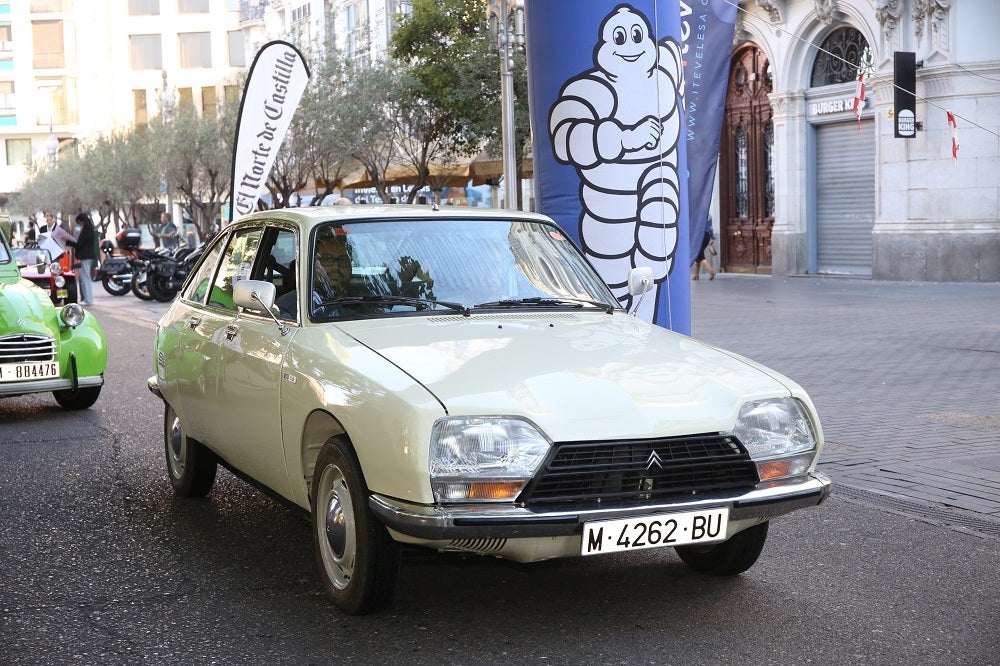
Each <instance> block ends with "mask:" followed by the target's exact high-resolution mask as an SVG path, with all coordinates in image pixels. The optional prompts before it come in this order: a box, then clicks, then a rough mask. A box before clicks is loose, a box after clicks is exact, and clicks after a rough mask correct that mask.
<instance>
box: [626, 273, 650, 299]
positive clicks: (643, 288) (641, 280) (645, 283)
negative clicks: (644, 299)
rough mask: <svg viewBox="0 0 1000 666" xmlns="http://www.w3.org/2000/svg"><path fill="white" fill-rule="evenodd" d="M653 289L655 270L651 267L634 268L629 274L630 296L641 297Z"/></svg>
mask: <svg viewBox="0 0 1000 666" xmlns="http://www.w3.org/2000/svg"><path fill="white" fill-rule="evenodd" d="M652 288H653V269H652V268H650V267H649V266H640V267H639V268H633V269H632V270H630V271H629V273H628V293H629V296H641V295H643V294H645V293H646V292H647V291H649V290H650V289H652Z"/></svg>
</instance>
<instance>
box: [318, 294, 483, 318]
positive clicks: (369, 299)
mask: <svg viewBox="0 0 1000 666" xmlns="http://www.w3.org/2000/svg"><path fill="white" fill-rule="evenodd" d="M373 303H375V304H382V305H412V306H413V307H414V309H416V310H418V311H423V310H427V309H433V308H436V307H437V306H439V305H440V306H441V307H444V308H448V309H449V310H455V311H456V312H461V313H462V314H463V315H468V314H469V309H468V308H467V307H465V306H464V305H462V304H461V303H451V302H449V301H435V300H431V299H429V298H414V297H411V296H391V295H385V296H378V295H372V296H341V297H340V298H332V299H330V300H328V301H323V303H322V304H321V305H359V304H365V305H368V304H373Z"/></svg>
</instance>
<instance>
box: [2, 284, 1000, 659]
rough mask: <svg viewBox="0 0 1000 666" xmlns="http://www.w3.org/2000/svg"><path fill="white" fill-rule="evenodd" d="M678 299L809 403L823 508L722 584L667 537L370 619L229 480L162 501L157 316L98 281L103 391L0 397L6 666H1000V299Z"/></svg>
mask: <svg viewBox="0 0 1000 666" xmlns="http://www.w3.org/2000/svg"><path fill="white" fill-rule="evenodd" d="M692 287H693V303H694V332H695V334H696V335H697V336H698V337H701V338H703V339H706V340H709V341H711V342H715V343H718V344H721V345H723V346H724V347H727V348H729V349H732V350H733V351H736V352H738V353H743V354H746V355H748V356H751V357H753V358H755V359H757V360H760V361H762V362H764V363H767V364H768V365H771V366H773V367H775V368H776V369H778V370H781V371H783V372H785V373H787V374H788V375H789V376H791V377H792V378H794V379H796V380H797V381H799V382H800V383H801V384H802V385H803V386H805V387H806V388H807V389H808V390H809V392H810V394H811V395H812V396H813V399H814V400H815V402H816V403H817V405H818V407H819V410H820V413H821V416H822V417H823V419H824V427H825V431H826V435H827V439H828V441H829V443H830V444H829V451H828V453H827V455H826V457H825V459H824V462H823V463H822V466H823V468H824V469H825V470H826V471H827V472H829V473H830V474H832V475H833V476H834V478H835V481H836V483H837V486H836V488H835V490H834V494H833V496H831V498H830V499H829V500H828V501H827V502H826V503H824V504H823V505H822V506H820V507H816V508H811V509H807V510H803V511H799V512H796V513H794V514H792V515H790V516H787V517H784V518H781V519H779V520H776V521H774V522H773V524H772V526H771V531H770V535H769V537H768V543H767V545H766V546H765V550H764V553H763V555H762V557H761V559H760V561H759V562H758V563H757V564H756V565H755V566H754V567H753V568H752V569H751V570H750V571H748V572H747V573H745V574H743V575H741V576H737V577H734V578H722V579H720V578H713V577H708V576H700V575H697V574H694V573H693V572H691V571H690V570H688V569H687V568H686V567H684V566H683V565H682V564H681V562H680V561H679V559H678V558H677V556H676V554H674V552H673V551H672V550H671V549H662V550H660V549H658V550H653V551H643V552H640V553H632V554H629V555H609V556H605V557H598V558H575V559H570V560H559V561H553V562H546V563H539V564H535V565H518V564H514V563H510V562H502V561H498V560H493V559H490V558H482V557H476V556H460V555H440V554H436V553H433V552H429V551H424V550H407V551H406V552H405V555H404V561H403V569H402V572H401V580H400V590H399V594H398V598H397V600H396V601H395V603H394V604H393V606H392V607H391V608H390V609H388V610H387V611H386V612H384V613H381V614H378V615H374V616H368V617H346V616H344V615H342V614H340V613H339V612H337V611H336V610H335V609H334V608H333V607H332V606H331V605H330V604H329V603H328V602H327V600H326V598H325V597H324V595H323V594H322V590H321V588H320V584H319V581H318V579H317V574H316V571H315V565H314V563H313V561H312V551H311V549H312V544H311V538H310V534H309V528H308V525H307V523H306V522H305V520H303V519H302V516H301V515H300V514H298V513H296V512H294V511H291V510H289V509H288V508H286V507H284V506H283V505H280V504H278V503H276V502H274V501H272V500H270V499H269V498H268V497H266V496H265V495H263V494H262V493H260V492H258V491H256V490H254V489H253V488H251V487H250V486H248V485H246V484H245V483H243V482H241V481H239V480H237V479H236V478H235V477H233V476H232V475H231V474H229V473H228V472H220V475H219V480H218V482H217V485H216V487H215V490H213V492H212V493H211V495H210V496H209V497H208V498H206V499H204V500H183V499H178V498H176V497H174V496H173V494H172V493H171V491H170V488H169V484H168V482H167V481H166V477H165V471H164V462H163V449H162V439H161V437H162V435H161V427H162V413H163V412H162V407H161V406H160V404H159V403H158V402H157V401H156V400H155V398H153V397H152V396H151V395H150V394H149V393H148V391H147V390H146V389H145V378H146V376H147V375H148V374H149V373H150V372H151V369H152V358H151V347H150V345H151V340H152V332H153V326H154V323H155V321H156V320H157V318H158V317H159V314H160V313H161V312H162V311H163V310H164V309H165V307H166V306H165V305H163V304H158V303H144V302H139V301H137V300H136V299H135V298H134V297H133V296H131V295H129V296H124V297H121V298H117V299H116V298H113V297H111V296H108V295H107V294H105V293H103V292H100V291H99V292H98V293H97V302H96V304H95V305H94V306H93V308H92V309H93V311H94V312H95V313H96V315H97V316H98V317H99V318H100V320H101V322H102V324H103V326H104V328H105V331H106V333H107V336H108V342H109V346H110V348H111V352H112V353H111V360H110V365H109V369H108V373H107V384H106V386H105V389H104V391H103V392H102V395H101V398H100V400H99V401H98V403H97V404H96V405H95V406H94V407H93V408H92V409H90V410H87V411H86V412H82V413H69V412H64V411H62V410H61V409H59V408H58V407H57V406H56V404H55V401H54V400H53V399H52V397H51V396H48V395H39V396H25V397H22V398H13V399H5V400H3V401H0V455H3V457H4V464H3V465H0V563H2V565H3V566H0V664H4V666H6V664H11V665H18V666H20V665H22V664H23V665H29V664H30V665H31V666H38V665H48V664H52V665H58V666H62V665H63V664H67V663H81V664H102V665H103V664H128V665H129V666H132V665H133V664H151V665H158V664H164V663H170V664H197V665H199V666H200V665H201V664H209V663H215V664H247V663H269V664H296V665H299V664H386V663H394V664H396V663H399V664H428V665H431V664H432V665H434V666H441V665H443V664H510V663H517V664H545V665H554V664H557V665H560V666H563V665H565V666H572V665H575V664H581V663H588V664H629V665H630V666H631V665H634V664H656V665H661V664H702V663H720V664H741V665H742V664H747V665H753V666H757V665H760V664H799V663H816V664H831V665H836V666H842V665H843V664H865V665H867V664H877V665H879V666H882V665H884V664H899V665H900V666H904V665H905V666H913V665H914V664H921V665H923V664H965V665H973V666H979V665H983V666H996V665H997V664H1000V661H998V659H997V646H998V645H1000V598H998V596H997V580H1000V560H998V555H997V553H998V544H1000V534H998V532H997V525H998V514H997V503H998V501H1000V492H998V475H997V457H998V455H1000V451H998V448H1000V444H998V441H1000V426H998V423H997V421H998V407H997V399H996V393H997V388H998V386H997V383H998V381H1000V380H998V378H1000V372H998V370H1000V286H998V285H932V284H917V285H912V284H903V283H900V284H885V283H876V282H870V281H861V280H834V279H813V278H795V279H777V278H761V277H740V276H730V275H723V276H720V277H718V278H716V279H715V280H714V281H711V282H708V281H704V282H699V283H695V284H693V285H692ZM958 332H961V335H956V333H958Z"/></svg>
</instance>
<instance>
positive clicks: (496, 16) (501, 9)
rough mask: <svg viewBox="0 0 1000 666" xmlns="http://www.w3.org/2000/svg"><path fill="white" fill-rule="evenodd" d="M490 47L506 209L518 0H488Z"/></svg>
mask: <svg viewBox="0 0 1000 666" xmlns="http://www.w3.org/2000/svg"><path fill="white" fill-rule="evenodd" d="M486 16H487V19H488V20H489V24H490V37H491V39H490V50H491V51H494V52H495V53H497V55H499V57H500V83H501V88H500V104H501V108H502V114H501V123H502V130H503V183H504V198H505V200H506V201H505V203H506V207H507V209H508V210H514V209H516V208H517V164H516V159H517V150H516V147H515V146H514V52H515V51H523V50H524V8H523V7H522V6H521V4H520V1H519V0H489V6H488V7H487V10H486Z"/></svg>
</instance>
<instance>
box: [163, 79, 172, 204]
mask: <svg viewBox="0 0 1000 666" xmlns="http://www.w3.org/2000/svg"><path fill="white" fill-rule="evenodd" d="M161 75H162V77H163V88H162V89H161V90H160V112H161V113H162V114H163V119H164V121H165V122H166V123H167V124H168V125H169V124H170V123H171V122H172V121H173V115H174V94H173V92H171V91H170V88H168V87H167V70H165V69H164V70H161ZM163 184H164V187H165V188H166V190H167V212H168V213H170V218H171V219H173V217H174V194H173V192H172V191H171V189H170V183H169V182H167V177H166V174H165V173H164V176H163Z"/></svg>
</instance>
